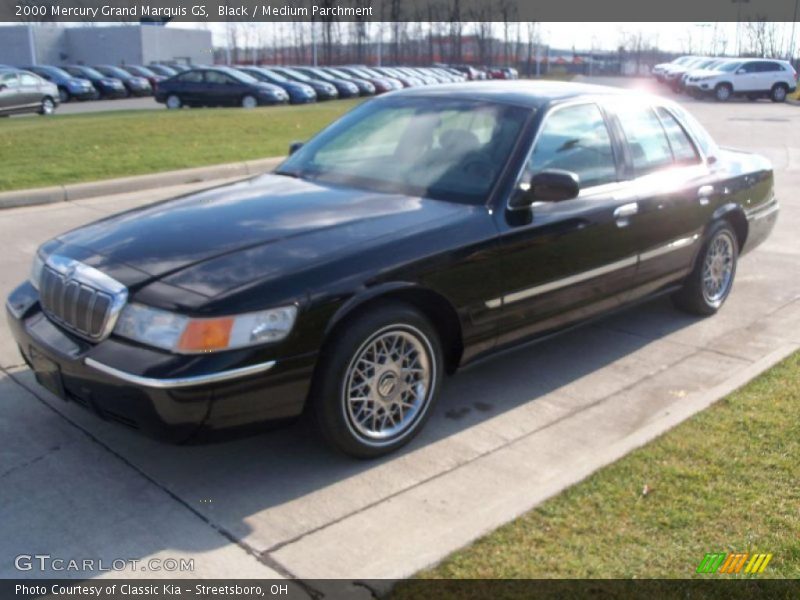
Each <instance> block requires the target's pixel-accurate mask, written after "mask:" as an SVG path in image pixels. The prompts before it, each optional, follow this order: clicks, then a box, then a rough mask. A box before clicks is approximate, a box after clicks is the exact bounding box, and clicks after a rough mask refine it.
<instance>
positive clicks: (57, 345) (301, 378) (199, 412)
mask: <svg viewBox="0 0 800 600" xmlns="http://www.w3.org/2000/svg"><path fill="white" fill-rule="evenodd" d="M6 313H7V317H8V322H9V325H10V328H11V333H12V335H13V336H14V339H15V340H16V342H17V345H18V346H19V349H20V352H21V353H22V356H23V358H24V359H25V362H26V363H27V364H28V366H29V367H30V368H31V370H33V372H34V373H35V375H36V379H37V381H38V382H39V383H40V384H41V385H43V386H44V387H45V388H47V389H48V390H49V391H50V392H52V393H53V394H55V395H56V396H58V397H60V398H62V399H63V400H66V401H70V402H75V403H76V404H79V405H80V406H82V407H84V408H86V409H89V410H91V411H92V412H94V413H96V414H97V415H99V416H100V417H102V418H103V419H106V420H108V421H114V422H116V423H120V424H122V425H125V426H126V427H128V428H131V429H135V430H138V431H140V432H141V433H143V434H145V435H147V436H149V437H154V438H158V439H162V440H167V441H174V442H179V441H185V440H187V439H189V438H190V437H192V436H193V435H195V434H197V433H198V432H200V431H216V430H222V429H226V430H228V429H237V428H250V427H252V426H253V425H257V424H261V423H264V422H269V421H276V420H282V419H288V418H291V417H295V416H297V415H299V414H300V413H301V412H302V410H303V406H304V404H305V400H306V396H307V395H308V389H309V386H310V381H311V376H312V373H313V369H314V364H315V359H316V357H315V356H300V357H293V358H288V359H281V360H275V359H265V357H263V356H259V355H258V353H256V352H254V351H253V352H248V353H241V352H239V351H237V352H229V353H220V354H217V355H211V354H209V355H189V356H179V355H174V354H169V353H163V352H160V351H155V350H153V349H150V348H145V347H142V346H139V345H134V344H131V343H128V342H126V341H124V340H120V339H116V338H114V337H111V338H108V339H106V340H105V341H103V342H101V343H99V344H96V345H93V344H90V343H88V342H86V341H84V340H82V339H80V338H77V337H75V336H73V335H71V334H68V333H67V332H65V331H64V330H63V329H61V328H59V327H57V326H56V325H54V324H53V323H52V322H51V321H50V320H49V319H48V318H47V317H46V316H45V315H44V313H43V312H42V311H41V308H40V306H39V302H38V294H37V292H36V290H35V289H34V288H33V286H31V285H30V284H29V283H25V284H23V285H21V286H20V287H18V288H17V289H16V290H14V291H13V292H12V293H11V295H10V296H9V298H8V301H7V303H6ZM262 354H263V352H262Z"/></svg>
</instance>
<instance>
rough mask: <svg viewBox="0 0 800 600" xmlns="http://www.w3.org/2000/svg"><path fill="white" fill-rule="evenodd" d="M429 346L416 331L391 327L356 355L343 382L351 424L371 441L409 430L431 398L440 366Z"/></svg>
mask: <svg viewBox="0 0 800 600" xmlns="http://www.w3.org/2000/svg"><path fill="white" fill-rule="evenodd" d="M431 356H432V349H431V347H430V342H429V341H428V340H427V339H426V338H425V336H424V335H423V334H422V333H421V332H420V331H418V330H416V329H414V328H411V327H406V326H403V327H399V326H391V327H389V328H386V329H384V330H382V331H379V332H378V333H376V334H375V335H373V336H372V337H371V338H369V339H368V340H367V341H366V342H365V343H364V344H363V345H362V346H361V347H360V348H359V349H358V351H357V352H356V353H355V355H354V357H353V359H352V360H351V362H350V365H349V366H348V368H347V372H346V375H345V379H344V386H343V396H344V403H345V411H346V416H347V420H348V424H349V425H350V427H351V428H352V429H353V431H354V433H356V434H357V435H358V437H359V438H361V439H362V440H363V441H364V442H366V443H373V444H380V443H385V442H388V441H393V440H395V439H397V438H398V437H402V436H403V435H404V434H406V433H407V432H409V431H410V430H411V429H412V428H413V426H414V424H415V423H416V422H417V421H418V420H419V417H420V416H421V415H422V414H423V413H424V411H425V409H426V408H427V404H428V402H429V400H430V396H431V391H432V387H433V381H434V379H435V376H436V374H435V365H434V362H433V360H432V359H431Z"/></svg>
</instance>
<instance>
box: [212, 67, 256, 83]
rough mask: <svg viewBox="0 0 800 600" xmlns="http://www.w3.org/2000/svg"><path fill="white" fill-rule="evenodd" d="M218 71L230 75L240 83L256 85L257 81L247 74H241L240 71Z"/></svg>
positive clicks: (221, 68)
mask: <svg viewBox="0 0 800 600" xmlns="http://www.w3.org/2000/svg"><path fill="white" fill-rule="evenodd" d="M218 70H219V71H221V72H222V73H226V74H227V75H230V76H231V77H233V78H234V79H236V80H237V81H240V82H242V83H258V79H256V78H255V77H253V76H252V75H248V74H247V73H242V72H241V71H237V70H236V69H228V68H225V67H220V68H219V69H218Z"/></svg>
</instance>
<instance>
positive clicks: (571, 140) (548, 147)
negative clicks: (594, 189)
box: [525, 104, 617, 188]
mask: <svg viewBox="0 0 800 600" xmlns="http://www.w3.org/2000/svg"><path fill="white" fill-rule="evenodd" d="M545 169H563V170H565V171H572V172H573V173H575V174H577V175H578V178H579V179H580V183H581V186H582V187H584V188H587V187H591V186H595V185H601V184H603V183H610V182H612V181H616V180H617V166H616V163H615V161H614V151H613V148H612V145H611V137H610V136H609V134H608V128H607V127H606V122H605V119H604V118H603V114H602V113H601V112H600V109H599V108H598V107H597V105H596V104H580V105H577V106H568V107H566V108H560V109H557V110H555V111H554V112H553V113H551V114H549V115H547V116H546V117H545V121H544V124H543V125H542V129H541V132H540V133H539V137H538V139H537V140H536V146H534V148H533V152H532V153H531V155H530V157H529V158H528V163H527V165H526V169H525V171H526V174H527V176H531V175H534V174H536V173H538V172H540V171H543V170H545Z"/></svg>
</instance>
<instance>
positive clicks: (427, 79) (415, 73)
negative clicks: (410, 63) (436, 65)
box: [395, 67, 439, 85]
mask: <svg viewBox="0 0 800 600" xmlns="http://www.w3.org/2000/svg"><path fill="white" fill-rule="evenodd" d="M395 69H397V70H398V71H400V72H402V73H406V74H407V75H409V76H410V77H416V78H417V79H419V80H420V81H421V82H422V84H423V85H436V84H437V83H439V81H438V80H437V79H436V77H434V76H433V75H431V74H430V73H428V72H427V71H426V70H425V69H423V68H420V67H395Z"/></svg>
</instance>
